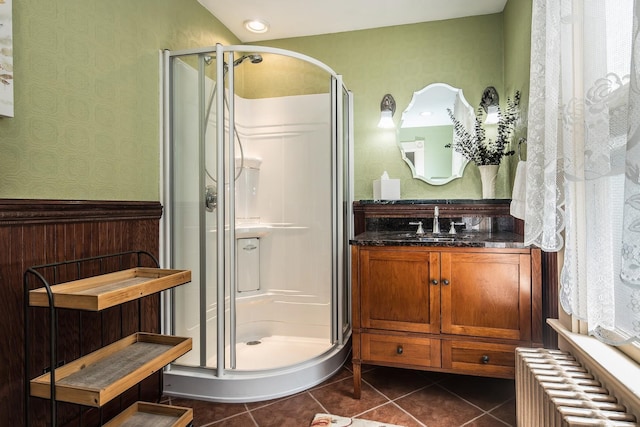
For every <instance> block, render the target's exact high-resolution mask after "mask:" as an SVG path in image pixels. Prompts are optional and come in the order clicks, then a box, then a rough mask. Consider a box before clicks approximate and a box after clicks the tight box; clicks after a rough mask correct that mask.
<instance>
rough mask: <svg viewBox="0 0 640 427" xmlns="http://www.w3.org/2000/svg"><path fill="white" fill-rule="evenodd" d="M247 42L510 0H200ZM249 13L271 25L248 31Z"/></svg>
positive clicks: (469, 11) (496, 7)
mask: <svg viewBox="0 0 640 427" xmlns="http://www.w3.org/2000/svg"><path fill="white" fill-rule="evenodd" d="M198 1H199V2H200V3H201V4H202V5H203V6H204V7H205V8H207V9H208V10H209V11H210V12H211V13H212V14H213V15H214V16H215V17H216V18H217V19H218V20H220V21H221V22H222V23H223V24H224V25H225V26H226V27H227V28H228V29H229V30H231V32H232V33H233V34H235V36H236V37H238V38H239V39H240V40H241V41H242V42H243V43H247V42H255V41H261V40H274V39H283V38H290V37H301V36H312V35H318V34H329V33H340V32H344V31H354V30H364V29H368V28H379V27H388V26H392V25H404V24H415V23H418V22H427V21H440V20H443V19H453V18H461V17H465V16H474V15H487V14H491V13H499V12H502V11H503V9H504V6H505V4H506V3H507V0H198ZM248 19H261V20H263V21H266V22H267V23H268V24H269V26H270V30H269V31H268V32H266V33H263V34H254V33H250V32H249V31H248V30H246V29H245V28H244V26H243V23H244V21H246V20H248Z"/></svg>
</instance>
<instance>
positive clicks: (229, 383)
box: [164, 336, 351, 403]
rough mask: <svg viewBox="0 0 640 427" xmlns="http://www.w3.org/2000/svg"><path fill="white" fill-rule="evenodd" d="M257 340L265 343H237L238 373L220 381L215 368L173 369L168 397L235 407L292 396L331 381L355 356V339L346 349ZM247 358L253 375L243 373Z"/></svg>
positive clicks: (227, 374)
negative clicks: (221, 403) (349, 359)
mask: <svg viewBox="0 0 640 427" xmlns="http://www.w3.org/2000/svg"><path fill="white" fill-rule="evenodd" d="M253 341H255V340H253ZM259 341H260V342H261V344H255V345H247V344H246V343H240V344H237V346H236V348H237V354H236V363H237V366H238V368H237V369H235V370H225V371H224V372H223V374H222V376H220V377H218V376H216V370H215V369H212V368H198V367H187V366H179V365H175V364H173V365H170V366H169V367H168V368H167V370H165V372H164V394H166V395H168V396H176V397H186V398H190V399H199V400H208V401H213V402H233V403H243V402H259V401H263V400H269V399H275V398H278V397H284V396H289V395H291V394H295V393H298V392H300V391H303V390H306V389H308V388H311V387H313V386H315V385H318V384H320V383H322V382H323V381H324V380H326V379H328V378H330V377H331V376H333V375H334V374H335V373H336V372H337V371H338V370H340V368H341V367H342V365H343V364H344V363H345V362H346V361H347V358H348V357H349V355H350V351H351V339H349V340H348V341H347V343H346V344H345V345H342V346H339V345H334V346H330V345H327V342H326V340H320V339H310V338H299V337H281V336H273V337H265V338H261V339H260V340H259ZM248 359H250V360H251V363H253V365H252V368H251V370H247V369H246V368H245V369H243V368H242V367H243V366H245V367H246V366H247V363H248V361H247V360H248ZM302 360H304V361H302ZM296 361H298V362H296ZM278 366H279V367H278Z"/></svg>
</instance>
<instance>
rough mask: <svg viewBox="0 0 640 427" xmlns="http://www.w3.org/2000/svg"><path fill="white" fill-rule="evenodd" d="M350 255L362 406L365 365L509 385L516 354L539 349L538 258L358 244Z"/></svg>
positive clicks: (520, 252)
mask: <svg viewBox="0 0 640 427" xmlns="http://www.w3.org/2000/svg"><path fill="white" fill-rule="evenodd" d="M352 255H353V256H352V261H353V269H352V271H353V280H352V292H353V295H352V297H353V330H354V333H353V369H354V392H355V393H354V394H355V396H356V397H359V395H360V382H361V367H360V365H361V364H363V363H365V364H372V365H385V366H393V367H404V368H412V369H424V370H436V371H442V372H453V373H461V374H469V375H480V376H489V377H499V378H513V377H514V373H515V356H514V354H515V348H516V347H518V346H532V345H540V344H541V342H542V332H541V328H542V320H541V283H540V282H541V281H540V277H539V274H536V275H532V271H539V262H540V261H539V260H540V252H539V251H538V250H532V249H488V248H455V247H454V248H450V247H427V246H418V247H415V246H414V247H409V246H357V245H356V246H353V247H352ZM536 266H537V269H536Z"/></svg>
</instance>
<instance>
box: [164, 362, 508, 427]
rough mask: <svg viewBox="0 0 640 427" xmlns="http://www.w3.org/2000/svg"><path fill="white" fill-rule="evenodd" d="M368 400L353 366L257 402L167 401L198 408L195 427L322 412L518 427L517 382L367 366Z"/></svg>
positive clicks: (266, 422)
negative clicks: (356, 386) (356, 390)
mask: <svg viewBox="0 0 640 427" xmlns="http://www.w3.org/2000/svg"><path fill="white" fill-rule="evenodd" d="M362 368H363V371H362V372H363V374H362V378H363V383H362V398H361V399H360V400H355V399H353V398H352V393H353V375H352V372H351V363H347V364H345V366H343V367H342V368H341V370H340V371H338V373H336V375H334V376H333V377H332V378H330V379H328V380H327V381H325V382H324V383H322V384H320V385H318V386H316V387H313V388H311V389H309V390H307V391H304V392H301V393H298V394H295V395H293V396H289V397H283V398H280V399H274V400H269V401H265V402H255V403H212V402H203V401H197V400H188V399H182V398H180V399H178V398H170V397H165V398H163V401H162V403H171V404H174V405H179V406H189V407H192V408H193V412H194V417H193V425H194V427H198V426H228V427H271V426H274V427H275V426H277V427H288V426H291V427H307V426H308V425H309V424H310V422H311V420H312V419H313V416H314V415H315V414H316V413H329V414H334V415H340V416H343V417H356V418H364V419H368V420H374V421H382V422H387V423H391V424H399V425H404V426H407V427H418V426H422V427H424V426H427V427H459V426H469V427H470V426H473V427H489V426H496V427H504V426H515V425H516V422H515V385H514V381H512V380H503V379H495V378H481V377H472V376H465V375H452V374H443V373H435V372H423V371H413V370H404V369H394V368H385V367H375V366H365V365H363V367H362Z"/></svg>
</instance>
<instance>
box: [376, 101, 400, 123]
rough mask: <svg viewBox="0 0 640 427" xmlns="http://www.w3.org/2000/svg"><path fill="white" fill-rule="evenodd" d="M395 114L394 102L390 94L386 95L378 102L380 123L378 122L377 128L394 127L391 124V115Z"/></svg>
mask: <svg viewBox="0 0 640 427" xmlns="http://www.w3.org/2000/svg"><path fill="white" fill-rule="evenodd" d="M395 112H396V100H395V99H393V96H391V94H386V95H385V96H383V97H382V101H380V121H379V122H378V127H379V128H385V129H390V128H394V127H396V124H395V123H394V122H393V115H394V113H395Z"/></svg>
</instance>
